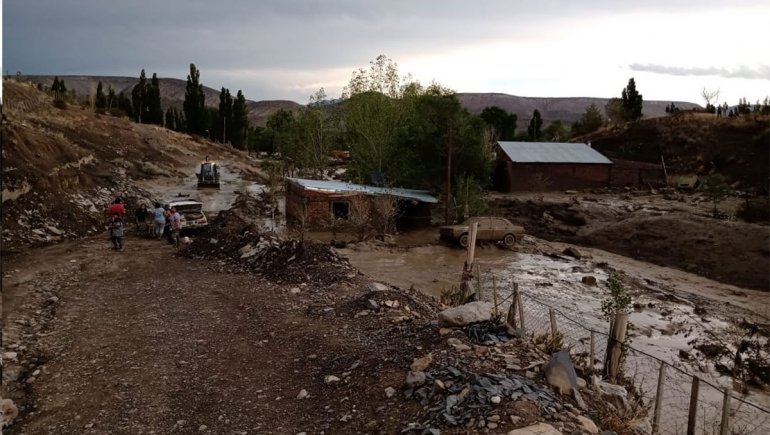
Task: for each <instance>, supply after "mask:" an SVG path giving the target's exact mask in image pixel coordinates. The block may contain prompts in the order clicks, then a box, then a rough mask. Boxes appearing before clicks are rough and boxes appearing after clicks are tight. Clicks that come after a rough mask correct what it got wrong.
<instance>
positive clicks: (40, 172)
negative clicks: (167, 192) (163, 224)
mask: <svg viewBox="0 0 770 435" xmlns="http://www.w3.org/2000/svg"><path fill="white" fill-rule="evenodd" d="M3 90H4V93H5V95H4V96H5V100H4V105H5V107H4V111H3V117H4V122H3V151H2V152H3V173H2V182H3V218H2V219H3V220H2V224H3V231H2V240H3V251H4V253H9V252H14V251H17V250H18V249H19V248H21V247H24V246H29V245H36V244H45V243H46V242H50V241H53V240H61V239H67V238H75V237H81V236H84V235H88V234H93V233H95V232H97V231H101V226H102V225H101V224H102V214H101V213H102V210H104V207H105V205H106V204H108V203H109V202H110V201H111V200H112V199H114V198H115V196H118V195H119V196H122V197H124V198H126V200H127V202H128V205H129V206H130V205H131V204H132V203H133V202H135V201H137V200H140V199H142V200H149V199H151V194H150V193H148V192H147V191H146V190H144V189H142V188H140V187H137V185H136V182H137V181H140V180H147V179H155V178H157V177H179V176H182V175H189V174H190V173H191V172H192V171H193V170H194V168H195V162H196V161H198V160H199V159H200V158H201V157H202V156H204V155H210V156H218V157H219V156H228V157H229V158H230V160H233V161H238V160H245V159H246V156H245V155H244V154H242V153H239V152H237V151H235V150H233V149H232V148H230V147H225V146H221V145H218V144H214V143H211V142H208V141H201V140H199V139H197V138H192V137H190V136H188V135H185V134H179V133H175V132H172V131H170V130H166V129H164V128H161V127H158V126H152V125H143V124H136V123H134V122H131V121H129V120H128V119H126V118H116V117H112V116H104V115H101V116H100V115H97V114H95V113H94V112H93V111H91V110H89V109H84V108H81V107H80V106H74V105H70V106H68V107H67V108H65V109H59V108H56V107H54V106H53V104H52V101H51V98H50V97H49V96H48V95H46V94H44V93H43V92H41V91H38V90H37V89H36V88H35V87H33V86H31V85H27V84H23V83H18V82H15V81H10V80H8V81H5V82H4V89H3Z"/></svg>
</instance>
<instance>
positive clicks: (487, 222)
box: [440, 217, 524, 248]
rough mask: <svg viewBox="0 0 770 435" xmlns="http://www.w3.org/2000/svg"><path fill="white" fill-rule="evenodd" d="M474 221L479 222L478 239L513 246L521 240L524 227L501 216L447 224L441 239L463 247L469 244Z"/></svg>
mask: <svg viewBox="0 0 770 435" xmlns="http://www.w3.org/2000/svg"><path fill="white" fill-rule="evenodd" d="M474 222H478V223H479V229H478V232H477V233H476V240H477V241H482V240H483V241H494V242H498V241H501V242H503V244H504V245H505V246H508V247H511V246H513V245H514V244H516V242H517V241H519V240H521V237H522V236H523V235H524V228H523V227H521V226H519V225H514V224H512V223H511V221H509V220H508V219H504V218H499V217H472V218H470V219H468V220H466V221H465V222H463V223H462V224H460V225H445V226H443V227H441V229H440V235H441V240H446V241H448V242H453V243H458V244H459V245H460V246H462V247H463V248H465V247H467V246H468V239H469V238H470V236H469V233H470V228H471V226H472V225H473V223H474Z"/></svg>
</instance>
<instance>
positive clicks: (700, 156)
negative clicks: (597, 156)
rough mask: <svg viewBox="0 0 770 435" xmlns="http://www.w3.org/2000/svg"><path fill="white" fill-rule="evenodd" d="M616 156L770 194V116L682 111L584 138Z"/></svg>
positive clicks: (670, 171)
mask: <svg viewBox="0 0 770 435" xmlns="http://www.w3.org/2000/svg"><path fill="white" fill-rule="evenodd" d="M578 140H580V141H583V142H589V141H590V142H591V144H592V146H593V147H594V148H596V149H597V150H599V151H600V152H601V153H603V154H605V155H606V156H608V157H610V158H620V159H628V160H637V161H642V162H650V163H655V164H659V163H660V162H661V156H662V157H663V158H664V160H665V162H666V168H667V170H668V173H669V174H698V175H707V174H709V173H712V172H717V173H721V174H724V175H725V176H727V177H728V179H729V180H730V181H731V182H733V183H736V184H735V186H736V188H737V189H739V190H754V191H757V192H763V193H765V194H766V193H767V192H768V187H769V186H768V180H770V166H768V161H770V147H768V142H770V117H768V116H767V115H753V114H752V115H744V116H740V117H738V118H717V117H716V116H715V115H709V114H700V113H687V112H682V113H679V114H677V115H675V116H666V117H661V118H653V119H645V120H642V121H639V122H634V123H630V124H628V125H625V126H623V127H616V128H612V129H608V130H601V131H598V132H596V133H591V134H589V135H586V136H583V137H580V138H578Z"/></svg>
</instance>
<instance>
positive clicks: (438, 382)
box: [433, 379, 447, 391]
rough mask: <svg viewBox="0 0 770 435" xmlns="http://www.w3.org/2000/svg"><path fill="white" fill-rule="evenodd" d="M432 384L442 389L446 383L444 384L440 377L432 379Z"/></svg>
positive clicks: (445, 387)
mask: <svg viewBox="0 0 770 435" xmlns="http://www.w3.org/2000/svg"><path fill="white" fill-rule="evenodd" d="M433 386H434V387H436V388H438V389H439V390H442V391H443V390H446V389H447V386H446V384H444V381H442V380H441V379H436V380H435V381H433Z"/></svg>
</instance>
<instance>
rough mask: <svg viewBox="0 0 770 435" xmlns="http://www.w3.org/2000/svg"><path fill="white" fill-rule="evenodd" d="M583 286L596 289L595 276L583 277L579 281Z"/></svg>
mask: <svg viewBox="0 0 770 435" xmlns="http://www.w3.org/2000/svg"><path fill="white" fill-rule="evenodd" d="M581 281H582V282H583V284H585V285H590V286H591V287H596V277H595V276H584V277H583V279H581Z"/></svg>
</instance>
